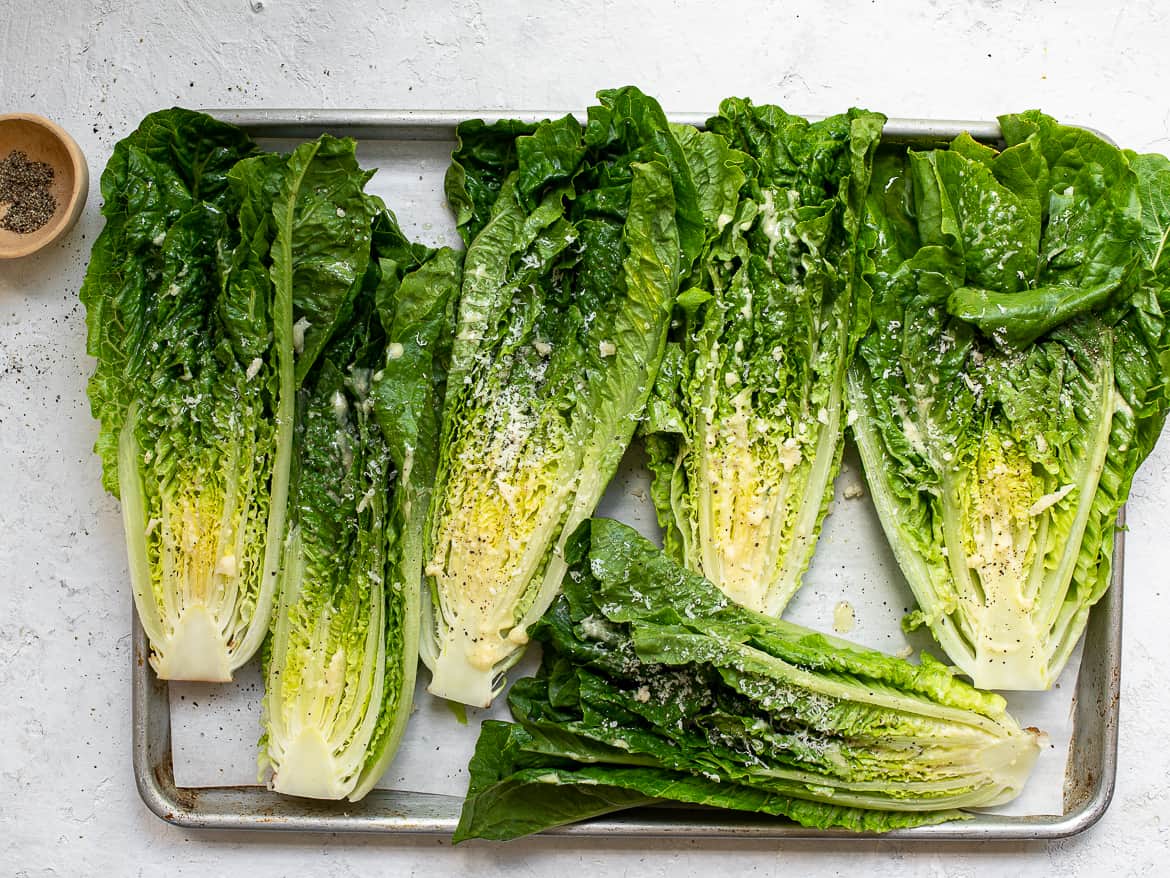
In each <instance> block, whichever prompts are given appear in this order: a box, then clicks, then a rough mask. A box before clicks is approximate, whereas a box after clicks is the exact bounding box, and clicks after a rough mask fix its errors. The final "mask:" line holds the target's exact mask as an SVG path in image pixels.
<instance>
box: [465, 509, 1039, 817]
mask: <svg viewBox="0 0 1170 878" xmlns="http://www.w3.org/2000/svg"><path fill="white" fill-rule="evenodd" d="M566 557H567V559H568V562H569V565H570V569H569V575H568V576H567V577H566V579H565V583H564V594H563V596H562V597H560V598H559V599H558V600H557V601H556V602H555V603H554V604H553V605H552V607H550V609H549V611H548V612H547V613H546V614H545V616H544V617H543V618H542V619H541V620H540V622H539V623H537V625H535V626H534V627H533V629H532V636H533V638H534V639H536V640H538V641H539V642H540V643H541V644H542V647H543V662H542V664H541V667H540V670H539V672H538V674H537V676H536V677H534V678H526V679H523V680H519V681H517V682H516V683H515V685H513V687H512V689H511V691H510V693H509V698H508V700H509V705H510V707H511V709H512V714H513V716H514V717H515V718H516V720H517V722H518V725H508V724H504V723H485V724H484V727H483V731H482V732H481V739H480V742H479V744H478V746H477V748H476V754H475V757H474V758H473V760H472V763H471V766H470V768H471V784H470V787H469V789H468V795H467V799H466V802H465V806H464V811H463V815H462V818H461V821H460V825H459V828H458V830H457V831H456V840H462V839H464V838H471V837H484V838H512V837H516V836H518V835H522V834H526V833H529V832H535V831H539V830H541V829H544V828H548V827H550V826H556V825H562V824H564V823H568V822H573V821H576V820H582V819H587V818H589V817H593V816H596V815H599V814H604V813H609V812H611V811H614V810H618V809H622V808H627V807H636V806H640V805H644V804H647V803H649V802H651V801H653V800H674V801H677V802H683V803H687V804H702V805H716V806H720V807H729V808H737V809H742V810H751V811H757V812H760V813H765V814H774V815H780V816H786V817H788V818H790V819H792V820H796V821H798V822H800V823H802V824H804V825H807V826H814V827H818V828H843V829H849V830H853V831H873V832H883V831H888V830H890V829H894V828H901V827H908V826H915V825H922V824H925V823H937V822H941V821H944V820H950V819H956V818H958V817H960V816H961V814H960V813H959V812H958V811H956V810H955V809H957V808H963V807H979V806H984V805H991V804H997V803H1000V802H1003V801H1007V800H1008V799H1011V798H1012V797H1014V796H1015V795H1017V794H1018V793H1019V791H1020V789H1021V788H1022V786H1023V782H1024V780H1025V779H1026V777H1027V775H1028V773H1029V771H1030V770H1031V767H1032V764H1033V762H1034V760H1035V758H1036V755H1037V752H1038V749H1039V747H1038V743H1037V739H1036V735H1035V734H1034V732H1033V731H1031V730H1022V729H1020V728H1019V726H1018V725H1017V724H1016V723H1015V721H1014V720H1013V719H1012V718H1011V717H1010V716H1009V715H1008V714H1007V713H1006V711H1005V705H1004V701H1003V699H1002V698H1001V697H1000V696H998V695H995V694H992V693H988V692H981V691H979V690H977V689H974V688H973V687H971V686H970V685H969V684H967V683H964V682H963V681H962V680H960V679H958V678H957V677H956V676H955V674H954V672H953V671H952V670H951V669H949V668H947V667H946V666H944V665H942V664H941V663H939V662H936V661H934V660H932V659H930V658H929V657H928V656H926V657H924V660H923V663H922V664H921V665H919V666H914V665H911V664H909V663H908V662H906V661H903V660H900V659H896V658H893V657H891V656H886V655H883V654H881V653H878V652H875V651H873V650H868V649H864V648H861V647H858V646H855V645H853V644H849V643H847V642H845V641H841V640H838V639H835V638H829V637H826V636H824V635H821V634H817V633H815V632H812V631H809V630H807V629H804V628H801V627H800V626H797V625H793V624H791V623H787V622H783V621H781V620H778V619H774V618H772V617H769V616H765V615H762V614H759V613H756V612H754V611H752V610H749V609H747V608H745V607H742V606H739V605H737V604H734V603H732V602H731V601H729V600H728V599H727V597H726V596H725V595H723V594H722V593H721V592H720V591H719V590H717V589H716V588H715V587H714V586H713V585H712V584H711V583H710V582H708V581H707V580H705V579H703V578H702V577H701V576H699V575H697V574H694V573H691V572H689V571H686V570H684V569H683V568H681V567H680V566H679V565H678V564H676V563H675V562H674V561H672V560H671V559H669V558H668V557H667V556H666V555H665V554H663V553H662V552H661V551H659V550H658V549H656V548H655V547H654V546H653V545H651V544H650V543H649V542H648V541H646V540H645V539H644V538H642V537H641V536H639V535H638V534H637V533H635V532H634V531H633V530H632V529H630V528H629V527H627V526H625V525H622V524H619V523H617V522H613V521H608V520H605V519H593V520H591V521H588V522H586V523H585V524H583V525H582V526H581V528H580V529H579V530H578V531H577V532H576V533H575V535H574V536H573V538H572V539H571V540H570V541H569V544H568V546H567V547H566Z"/></svg>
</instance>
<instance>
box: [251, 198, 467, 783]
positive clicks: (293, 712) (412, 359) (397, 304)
mask: <svg viewBox="0 0 1170 878" xmlns="http://www.w3.org/2000/svg"><path fill="white" fill-rule="evenodd" d="M375 252H376V255H377V257H378V258H377V259H376V260H375V261H373V262H372V263H371V270H370V272H369V273H368V275H367V279H366V284H365V289H364V291H363V294H362V296H361V298H360V299H359V300H358V302H357V307H356V308H355V312H356V314H357V316H356V317H355V318H354V319H353V320H352V321H351V324H350V325H349V327H348V328H347V329H346V330H345V331H344V332H342V333H340V334H339V335H338V336H337V338H336V339H335V340H334V341H333V342H331V343H330V344H329V346H328V347H327V348H326V349H325V353H324V355H323V358H322V361H321V362H320V363H319V365H318V367H317V368H315V369H314V370H313V371H312V373H310V379H309V381H308V382H307V384H306V387H305V391H304V393H303V394H302V398H301V411H300V413H299V417H298V430H297V442H296V449H297V453H296V458H295V460H294V466H293V479H292V485H293V487H292V492H291V503H290V521H289V524H290V530H289V537H288V541H287V543H286V546H285V550H284V558H283V563H282V566H281V574H280V583H279V584H280V600H279V606H278V609H277V612H276V617H275V620H274V623H273V634H272V637H271V639H270V641H269V645H268V648H267V650H266V655H265V695H264V737H263V739H262V741H261V754H260V764H261V773H262V777H266V778H267V779H268V782H269V785H270V787H271V788H272V789H274V790H276V791H277V792H281V793H286V794H290V795H297V796H304V797H311V798H321V799H340V798H348V799H349V800H350V801H357V800H359V799H361V798H362V797H363V796H364V795H365V794H366V793H367V792H369V790H370V789H372V788H373V786H374V784H375V783H376V782H377V781H378V779H379V778H380V777H381V775H382V773H383V772H384V771H385V768H386V766H387V765H388V764H389V762H390V759H391V758H392V757H393V754H394V752H395V751H396V750H397V747H398V743H399V741H400V740H401V737H402V733H403V731H404V729H405V726H406V721H407V718H408V716H409V714H410V707H411V699H412V696H413V692H414V681H415V672H416V668H417V665H418V632H419V595H420V591H421V574H422V551H421V550H422V528H423V524H424V522H425V516H426V508H427V503H426V500H427V497H428V496H429V488H430V482H431V480H432V479H433V477H434V470H435V463H436V458H437V444H436V443H437V438H438V428H437V421H438V400H437V392H438V390H439V389H440V388H441V378H442V371H443V369H444V368H445V365H444V363H443V362H442V358H443V351H444V349H445V346H444V338H445V337H446V336H448V335H449V333H450V323H451V316H452V315H451V307H452V305H453V301H454V296H455V293H456V292H457V290H458V279H459V256H458V254H456V253H454V252H453V251H451V250H440V251H437V252H432V251H428V250H426V249H425V248H422V247H418V246H412V245H410V244H408V243H407V242H406V241H405V239H404V238H403V237H402V235H401V233H400V232H399V231H398V228H397V226H396V224H395V223H394V221H393V219H392V218H391V217H389V216H387V215H383V216H382V217H380V220H379V224H378V230H377V234H376V235H375Z"/></svg>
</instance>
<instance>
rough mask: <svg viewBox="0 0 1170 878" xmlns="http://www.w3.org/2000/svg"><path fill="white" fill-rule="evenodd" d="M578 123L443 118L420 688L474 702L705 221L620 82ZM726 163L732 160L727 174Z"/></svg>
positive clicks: (511, 645) (682, 171)
mask: <svg viewBox="0 0 1170 878" xmlns="http://www.w3.org/2000/svg"><path fill="white" fill-rule="evenodd" d="M599 98H600V105H599V106H594V107H591V108H590V110H589V116H588V123H587V124H586V125H585V126H584V127H582V126H581V125H580V123H578V122H577V121H576V120H575V119H574V118H572V117H565V118H563V119H559V120H555V121H551V122H544V123H542V124H540V125H538V126H519V125H518V124H516V123H500V124H499V125H494V126H484V125H482V124H480V123H466V124H464V125H462V126H460V130H459V137H460V145H459V149H458V151H457V152H456V155H455V164H454V165H453V166H452V169H451V172H450V174H449V176H448V197H449V198H450V200H451V203H452V206H453V207H454V209H455V211H456V214H457V218H458V220H459V222H460V225H461V228H462V231H463V233H464V235H465V236H466V237H467V238H468V239H469V240H470V246H469V247H468V250H467V254H466V260H465V267H464V274H463V285H462V290H461V294H460V302H459V312H458V319H457V324H456V335H455V340H454V343H453V348H452V355H451V368H450V375H449V382H448V385H447V393H446V398H445V402H444V410H443V428H442V429H443V432H442V443H441V453H440V461H439V470H438V477H437V480H436V487H435V494H434V498H433V500H432V505H431V512H430V520H429V524H428V529H427V549H426V581H427V584H428V592H429V595H428V596H429V600H426V601H424V617H425V621H424V631H423V639H422V644H421V647H420V650H421V655H422V658H423V660H424V661H425V662H426V664H427V666H428V667H429V668H430V669H431V672H432V677H431V683H430V686H429V690H430V691H431V692H432V693H434V694H436V695H441V696H443V697H445V698H449V699H451V700H454V701H460V702H464V703H466V704H472V705H487V704H490V703H491V701H492V699H493V697H494V696H495V695H496V694H497V693H498V692H499V691H500V689H501V687H502V686H503V682H504V677H503V675H504V672H505V671H506V670H507V668H509V667H510V666H511V665H513V664H514V663H515V662H516V661H517V660H518V659H519V657H520V655H521V652H522V650H523V648H524V646H525V644H526V643H527V640H528V636H527V633H526V632H527V628H528V626H529V625H530V624H531V623H532V622H534V621H535V620H536V619H537V618H539V617H540V615H541V614H542V613H543V612H544V610H545V609H546V608H547V607H548V605H549V603H550V602H551V601H552V599H553V597H554V596H555V594H556V592H557V589H558V588H559V586H560V581H561V578H562V576H563V575H564V571H565V564H564V560H563V557H562V553H563V548H564V542H565V540H566V539H567V537H568V535H569V534H570V533H571V532H572V530H573V528H575V527H576V525H577V524H578V523H580V522H581V521H582V520H583V519H585V518H586V517H587V516H589V515H590V514H591V513H592V511H593V509H594V506H595V505H596V504H597V502H598V500H599V499H600V497H601V494H602V492H603V491H604V489H605V486H606V484H607V483H608V482H609V480H610V478H611V477H612V475H613V473H614V470H615V469H616V467H617V465H618V462H619V461H620V459H621V456H622V454H623V452H624V451H625V448H626V446H627V444H628V443H629V441H630V438H631V436H632V434H633V431H634V429H635V427H636V426H637V420H638V418H639V416H640V415H641V413H642V410H643V408H644V406H645V403H646V400H647V397H648V396H649V394H650V389H651V386H652V384H653V381H654V378H655V375H656V373H657V371H658V366H659V362H660V361H661V359H662V353H663V350H664V348H665V343H666V332H667V328H668V324H669V321H670V314H671V307H672V305H673V302H674V296H675V293H676V291H677V288H678V284H679V281H680V278H681V277H682V276H683V275H684V274H685V273H686V272H688V271H689V270H690V269H691V267H692V265H693V263H694V260H695V258H696V257H697V256H698V253H699V251H700V250H701V248H702V245H703V242H704V239H705V236H706V235H707V226H706V223H705V221H704V214H703V212H702V210H701V207H700V203H699V193H698V190H697V188H696V185H695V180H694V178H693V176H692V174H691V171H690V169H689V165H688V162H687V158H686V155H685V153H684V150H683V147H682V146H681V145H680V143H679V141H678V140H677V139H676V137H675V135H674V133H672V130H671V127H670V126H669V125H668V124H667V122H666V118H665V116H664V115H663V113H662V110H661V108H660V107H659V106H658V104H657V103H656V102H655V101H653V100H652V99H650V98H647V97H646V96H645V95H643V94H642V93H641V92H639V91H637V89H633V88H624V89H620V90H616V91H607V92H601V93H600V96H599ZM728 173H730V170H729V171H728Z"/></svg>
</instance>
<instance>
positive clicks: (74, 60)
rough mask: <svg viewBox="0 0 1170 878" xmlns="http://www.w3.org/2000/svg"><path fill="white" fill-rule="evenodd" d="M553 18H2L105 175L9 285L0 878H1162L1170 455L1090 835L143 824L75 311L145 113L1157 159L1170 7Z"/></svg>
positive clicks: (258, 5)
mask: <svg viewBox="0 0 1170 878" xmlns="http://www.w3.org/2000/svg"><path fill="white" fill-rule="evenodd" d="M553 5H554V4H528V3H525V2H523V0H497V2H494V3H489V2H486V0H485V2H482V3H481V2H474V0H471V2H462V3H446V4H444V3H438V2H430V3H426V2H406V3H403V2H395V3H391V2H377V0H365V2H359V0H263V2H262V0H169V2H146V0H135V2H130V0H127V2H118V3H116V2H114V0H97V2H93V0H91V2H81V0H0V111H14V110H27V111H32V112H39V113H43V114H45V115H48V116H50V117H52V118H54V119H55V120H56V121H58V122H60V123H61V124H63V125H64V126H65V127H66V128H68V129H69V130H70V131H72V132H73V133H74V135H75V136H76V137H77V139H78V141H79V142H80V144H81V146H82V148H83V149H84V150H85V152H86V154H87V155H88V156H89V159H90V163H91V167H92V169H93V170H94V172H95V174H94V178H95V187H94V190H93V191H92V192H91V197H90V204H89V206H88V207H87V209H86V212H85V214H84V216H83V218H82V221H81V223H80V224H79V226H78V228H77V229H76V231H75V232H74V233H73V234H72V235H71V237H70V238H69V239H68V240H66V241H65V242H64V244H62V245H61V246H58V247H57V248H55V249H53V250H52V251H51V252H49V253H46V254H43V255H40V256H36V257H32V258H29V259H26V260H24V261H22V262H18V263H15V264H0V495H2V496H3V504H2V505H0V742H2V745H0V872H2V873H3V874H5V875H9V874H11V875H41V874H47V875H83V874H84V875H88V874H109V875H121V874H150V873H156V874H157V873H159V871H160V870H161V872H162V874H175V875H187V874H192V875H203V874H218V873H219V872H220V871H221V870H222V871H226V870H227V869H229V868H230V869H231V870H232V872H240V873H243V874H247V875H254V876H257V878H259V876H265V875H283V874H289V873H292V872H295V873H297V874H300V875H305V876H325V875H359V874H392V875H410V874H415V873H419V874H422V873H430V874H447V873H455V872H460V873H466V872H471V873H474V874H477V875H482V876H484V878H491V876H494V875H497V874H505V873H506V874H508V875H514V876H525V875H533V876H538V875H546V874H551V873H553V872H554V871H555V870H557V869H562V870H564V869H573V870H574V871H576V872H578V873H579V874H590V875H599V876H610V875H626V874H631V875H670V876H672V878H675V876H682V875H687V874H707V873H710V872H712V871H715V872H719V871H723V872H727V871H734V872H735V873H742V874H757V875H779V874H813V875H836V874H845V873H849V874H871V875H879V876H882V875H890V876H893V875H898V876H903V875H906V876H909V875H927V876H944V875H945V876H967V875H976V874H978V875H980V876H994V875H1007V874H1010V875H1037V876H1039V875H1049V874H1062V875H1084V876H1095V875H1100V874H1106V873H1109V874H1118V875H1161V874H1166V870H1167V851H1168V850H1170V830H1168V826H1170V793H1168V792H1167V788H1166V787H1167V783H1168V779H1170V750H1168V749H1167V748H1166V747H1165V745H1164V742H1165V740H1166V733H1165V730H1166V728H1167V727H1168V726H1170V696H1168V695H1167V691H1166V689H1167V687H1166V685H1165V679H1166V670H1165V669H1166V668H1167V667H1170V637H1167V636H1166V632H1165V626H1166V620H1167V619H1168V618H1170V597H1168V595H1167V588H1166V585H1165V583H1166V571H1167V569H1168V568H1170V543H1168V542H1167V540H1166V534H1167V533H1168V532H1170V451H1168V450H1167V447H1166V443H1165V442H1163V443H1162V445H1161V446H1160V447H1159V448H1158V449H1157V450H1156V451H1155V453H1154V455H1153V457H1152V458H1151V459H1150V460H1149V461H1148V462H1147V463H1146V465H1145V467H1144V468H1143V470H1142V472H1141V473H1140V474H1139V476H1138V478H1137V480H1136V482H1135V485H1134V492H1133V498H1132V502H1131V506H1130V521H1131V526H1130V537H1129V544H1128V580H1129V588H1128V592H1127V607H1126V611H1125V626H1126V631H1125V648H1124V674H1123V684H1122V685H1123V692H1122V728H1121V755H1120V767H1119V774H1118V790H1117V796H1116V798H1115V800H1114V803H1113V805H1112V807H1111V808H1110V810H1109V812H1108V813H1107V814H1106V816H1105V818H1104V820H1103V821H1102V822H1101V823H1100V824H1099V825H1098V826H1097V827H1096V828H1095V829H1093V830H1091V831H1090V832H1088V833H1087V834H1085V835H1083V836H1081V837H1078V838H1075V839H1071V840H1067V841H1063V842H1056V843H1052V844H1009V845H988V844H982V845H946V846H937V847H925V846H922V845H910V844H887V843H876V842H868V841H867V842H859V843H853V844H825V843H815V842H801V843H785V844H780V843H775V842H750V841H724V842H685V841H678V840H675V841H648V842H641V841H605V842H584V841H574V842H567V841H565V840H563V839H559V840H534V841H530V842H521V843H516V844H513V845H510V846H507V847H492V846H484V845H468V846H464V847H461V848H458V849H455V850H451V849H450V848H449V847H448V845H447V844H446V843H441V842H436V841H435V840H405V841H402V840H393V841H390V840H380V839H365V838H349V837H330V836H313V837H298V838H288V837H281V838H276V837H272V836H259V835H238V834H237V835H226V834H207V833H198V832H193V831H183V830H178V829H175V828H172V827H170V826H168V825H166V824H163V823H162V822H160V821H158V820H157V819H156V818H154V817H153V816H151V815H150V814H149V813H148V812H147V811H146V810H145V808H143V807H142V806H141V804H140V803H139V801H138V797H137V793H136V792H135V790H134V786H133V782H132V775H131V769H130V758H129V755H130V754H129V732H130V719H129V706H128V701H129V654H128V642H129V638H128V635H127V631H128V627H129V607H128V605H129V597H128V590H127V588H126V585H125V562H124V557H123V548H122V538H121V533H120V526H121V525H120V520H119V516H118V514H117V507H116V504H115V503H114V502H113V501H112V500H111V499H109V498H108V497H105V496H103V495H102V494H101V492H100V490H99V488H98V466H97V461H96V460H95V459H94V458H93V457H92V455H91V454H90V450H89V449H90V446H91V444H92V442H93V439H94V436H95V432H96V431H95V425H94V423H93V422H92V421H91V420H90V417H89V414H88V407H87V404H86V401H85V394H84V381H85V377H86V376H87V374H88V372H89V369H90V363H89V361H88V360H87V358H86V357H85V355H84V343H85V331H84V320H83V314H82V312H81V309H80V306H79V305H78V303H77V297H76V290H77V287H78V284H79V282H80V278H81V275H82V272H83V269H84V263H85V257H86V254H87V252H88V248H89V245H90V243H91V242H92V240H93V236H94V235H95V234H96V232H97V230H98V229H99V228H100V221H99V218H98V215H97V210H98V207H99V197H98V194H97V190H96V177H97V172H98V171H100V168H101V167H102V166H103V165H104V163H105V160H106V158H107V157H108V155H109V151H110V148H111V146H112V144H113V142H114V140H115V139H116V138H118V137H120V136H122V135H123V134H125V133H127V132H128V131H129V130H130V128H131V127H133V125H134V124H135V123H136V122H137V120H138V119H139V118H140V117H141V116H142V115H144V114H145V113H146V112H149V111H150V110H153V109H157V108H159V107H162V106H169V105H171V104H174V103H182V104H184V105H188V106H302V107H308V106H344V107H360V106H381V107H395V106H398V107H452V108H459V107H485V108H509V107H580V106H584V105H585V104H586V103H587V102H588V100H589V98H590V96H591V94H592V92H593V91H595V90H596V89H597V88H601V87H605V86H608V85H614V84H620V83H624V82H634V83H636V84H638V85H640V86H641V87H642V88H644V89H645V90H646V91H648V92H650V93H652V94H656V95H657V96H658V97H659V98H660V99H661V100H662V102H663V105H664V106H665V107H666V108H667V109H668V110H707V109H711V108H713V107H714V106H715V104H716V103H717V101H718V100H719V98H721V97H723V96H725V95H726V94H732V93H734V94H749V95H751V96H752V97H754V98H756V99H757V100H760V101H763V100H769V101H775V102H778V103H781V104H782V105H783V106H785V107H786V108H788V109H790V110H793V111H797V112H835V111H838V110H840V109H843V108H845V107H846V106H848V105H850V104H858V105H862V106H868V107H871V108H873V109H878V110H882V111H884V112H886V113H888V114H890V115H899V116H915V115H920V116H926V117H939V116H948V117H952V118H953V117H959V118H985V117H989V116H993V115H995V114H997V113H1001V112H1006V111H1012V110H1018V109H1023V108H1027V107H1033V106H1038V107H1040V108H1042V109H1044V110H1046V111H1048V112H1050V113H1053V114H1054V115H1057V116H1059V117H1061V118H1064V119H1066V120H1069V121H1078V122H1082V123H1084V124H1088V125H1093V126H1095V127H1097V128H1099V129H1101V130H1102V131H1105V132H1106V133H1108V134H1109V135H1110V136H1112V137H1113V138H1114V139H1116V140H1117V141H1118V142H1119V143H1121V144H1122V145H1124V146H1127V147H1130V148H1133V149H1137V150H1139V151H1147V150H1159V151H1167V150H1170V113H1168V108H1167V103H1166V101H1167V97H1166V95H1167V93H1168V92H1167V86H1170V54H1168V53H1167V52H1166V45H1167V44H1170V7H1167V6H1166V4H1164V3H1161V2H1159V0H1137V2H1127V3H1118V4H1107V3H1100V2H1083V3H1077V2H1063V3H1057V2H1037V0H1015V2H1010V0H983V2H969V3H961V2H942V0H915V2H897V3H885V4H878V3H869V2H840V0H838V2H824V0H821V2H817V0H808V2H802V3H784V2H776V0H774V2H764V0H757V2H750V3H746V2H745V3H739V4H730V3H729V4H694V5H693V8H692V7H691V6H689V5H687V4H684V3H680V2H676V3H652V2H646V0H643V2H630V0H627V2H613V3H585V2H573V3H566V4H561V5H559V6H558V7H557V8H555V9H554V8H553ZM706 7H709V8H706ZM822 7H826V8H822ZM530 10H531V11H530ZM537 10H539V11H537ZM731 858H734V859H731Z"/></svg>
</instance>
